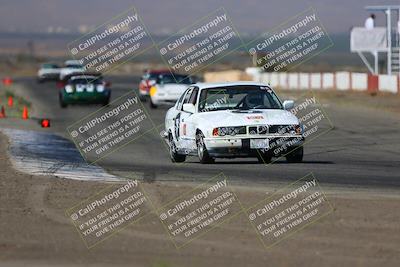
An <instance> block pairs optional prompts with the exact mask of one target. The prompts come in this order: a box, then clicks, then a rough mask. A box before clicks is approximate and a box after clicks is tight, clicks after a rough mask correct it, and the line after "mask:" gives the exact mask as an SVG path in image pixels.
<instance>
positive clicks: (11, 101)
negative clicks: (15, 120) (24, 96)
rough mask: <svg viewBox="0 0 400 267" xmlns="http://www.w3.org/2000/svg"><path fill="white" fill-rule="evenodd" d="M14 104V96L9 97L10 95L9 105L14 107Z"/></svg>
mask: <svg viewBox="0 0 400 267" xmlns="http://www.w3.org/2000/svg"><path fill="white" fill-rule="evenodd" d="M13 105H14V100H13V97H12V96H9V97H8V106H9V107H12V106H13Z"/></svg>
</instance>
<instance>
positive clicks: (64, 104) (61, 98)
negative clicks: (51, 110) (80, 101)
mask: <svg viewBox="0 0 400 267" xmlns="http://www.w3.org/2000/svg"><path fill="white" fill-rule="evenodd" d="M58 102H59V104H60V107H61V108H66V107H67V106H68V105H67V103H65V102H64V98H63V96H62V94H61V93H60V94H59V95H58Z"/></svg>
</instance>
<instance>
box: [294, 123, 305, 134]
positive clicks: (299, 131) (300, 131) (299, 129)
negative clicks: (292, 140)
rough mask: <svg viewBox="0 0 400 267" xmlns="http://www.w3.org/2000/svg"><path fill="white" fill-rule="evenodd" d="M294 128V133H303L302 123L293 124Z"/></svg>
mask: <svg viewBox="0 0 400 267" xmlns="http://www.w3.org/2000/svg"><path fill="white" fill-rule="evenodd" d="M294 129H295V131H296V134H302V133H303V125H302V124H299V125H295V126H294Z"/></svg>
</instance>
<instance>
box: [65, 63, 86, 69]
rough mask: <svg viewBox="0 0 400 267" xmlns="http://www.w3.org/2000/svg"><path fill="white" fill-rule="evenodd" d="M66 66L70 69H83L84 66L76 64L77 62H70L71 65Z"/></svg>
mask: <svg viewBox="0 0 400 267" xmlns="http://www.w3.org/2000/svg"><path fill="white" fill-rule="evenodd" d="M65 67H66V68H70V69H81V68H83V67H82V65H76V64H70V65H66V66H65Z"/></svg>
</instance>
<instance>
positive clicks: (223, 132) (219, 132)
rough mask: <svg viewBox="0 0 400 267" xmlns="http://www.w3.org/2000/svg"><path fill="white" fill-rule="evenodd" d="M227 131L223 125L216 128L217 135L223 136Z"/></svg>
mask: <svg viewBox="0 0 400 267" xmlns="http://www.w3.org/2000/svg"><path fill="white" fill-rule="evenodd" d="M227 133H228V129H227V128H225V127H221V128H219V129H218V135H219V136H225V135H227Z"/></svg>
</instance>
